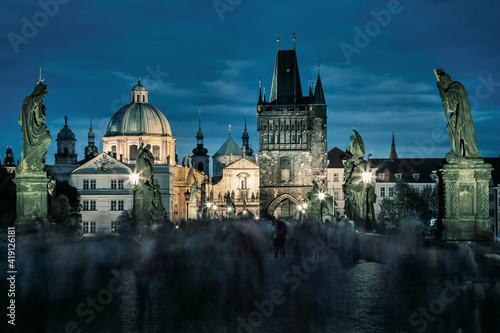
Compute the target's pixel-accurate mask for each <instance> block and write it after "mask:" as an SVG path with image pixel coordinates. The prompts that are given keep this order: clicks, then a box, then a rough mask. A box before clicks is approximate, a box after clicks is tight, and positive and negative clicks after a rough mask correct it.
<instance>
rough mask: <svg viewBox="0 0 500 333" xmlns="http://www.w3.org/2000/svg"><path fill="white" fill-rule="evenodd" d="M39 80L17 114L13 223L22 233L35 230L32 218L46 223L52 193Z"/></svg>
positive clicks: (44, 88) (48, 139)
mask: <svg viewBox="0 0 500 333" xmlns="http://www.w3.org/2000/svg"><path fill="white" fill-rule="evenodd" d="M42 82H43V80H42V79H41V74H40V80H39V81H38V83H37V84H36V86H35V89H34V90H33V93H32V94H31V95H30V96H28V97H26V98H25V99H24V102H23V106H22V108H21V114H20V115H19V124H20V125H21V136H22V140H23V150H22V153H21V159H20V161H19V163H18V165H17V167H16V171H15V178H14V183H15V184H16V200H17V204H16V214H17V219H16V222H15V225H16V226H18V227H19V228H20V231H21V232H31V231H33V230H35V229H36V222H35V221H40V220H41V221H43V223H47V224H48V211H49V210H48V195H49V193H50V194H51V195H52V194H53V193H54V189H55V182H54V180H53V179H52V180H51V179H49V178H48V177H47V173H46V171H45V170H44V168H45V158H46V157H47V149H48V148H49V146H50V143H51V142H52V138H51V136H50V133H49V130H48V129H47V126H45V105H44V104H43V98H44V97H45V95H47V94H48V92H49V90H48V89H47V86H46V85H45V84H43V83H42Z"/></svg>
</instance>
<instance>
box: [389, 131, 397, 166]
mask: <svg viewBox="0 0 500 333" xmlns="http://www.w3.org/2000/svg"><path fill="white" fill-rule="evenodd" d="M389 159H390V160H397V159H398V153H396V144H395V143H394V128H393V129H392V145H391V153H390V154H389Z"/></svg>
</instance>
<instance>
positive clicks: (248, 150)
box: [241, 112, 253, 156]
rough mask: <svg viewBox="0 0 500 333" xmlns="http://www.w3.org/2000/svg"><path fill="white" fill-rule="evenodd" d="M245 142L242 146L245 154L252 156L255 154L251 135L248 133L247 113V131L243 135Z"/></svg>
mask: <svg viewBox="0 0 500 333" xmlns="http://www.w3.org/2000/svg"><path fill="white" fill-rule="evenodd" d="M241 138H242V140H243V145H242V150H243V151H244V154H245V155H246V156H252V154H253V149H252V148H250V144H249V141H250V135H249V134H248V132H247V113H246V112H245V130H244V132H243V135H242V136H241Z"/></svg>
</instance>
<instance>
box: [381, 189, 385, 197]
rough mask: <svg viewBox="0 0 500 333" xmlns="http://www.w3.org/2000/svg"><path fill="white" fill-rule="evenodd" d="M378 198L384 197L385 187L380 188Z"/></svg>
mask: <svg viewBox="0 0 500 333" xmlns="http://www.w3.org/2000/svg"><path fill="white" fill-rule="evenodd" d="M380 196H381V197H385V187H381V188H380Z"/></svg>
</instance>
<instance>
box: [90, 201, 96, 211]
mask: <svg viewBox="0 0 500 333" xmlns="http://www.w3.org/2000/svg"><path fill="white" fill-rule="evenodd" d="M90 210H96V208H95V200H91V201H90Z"/></svg>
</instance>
